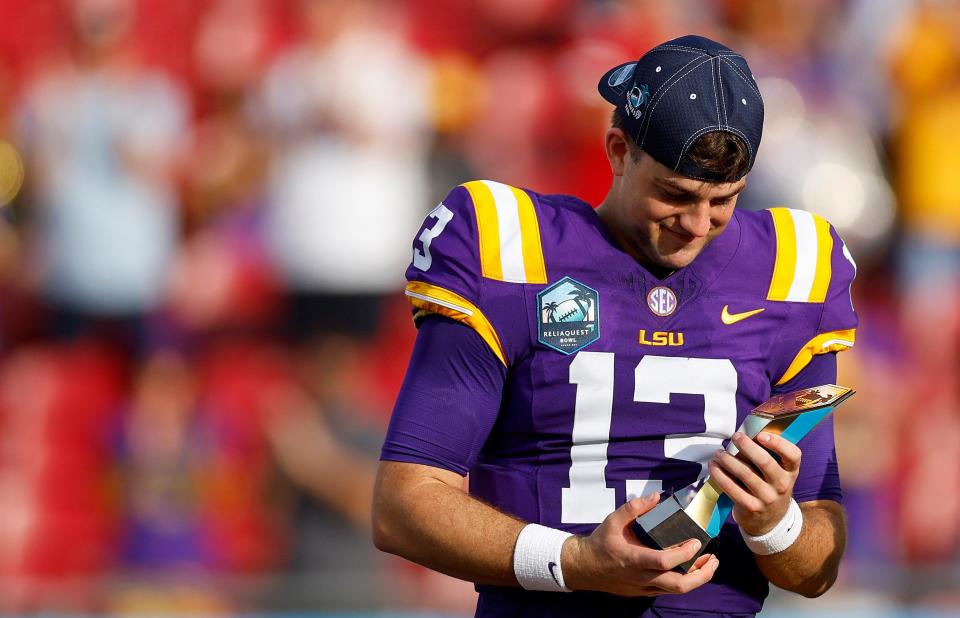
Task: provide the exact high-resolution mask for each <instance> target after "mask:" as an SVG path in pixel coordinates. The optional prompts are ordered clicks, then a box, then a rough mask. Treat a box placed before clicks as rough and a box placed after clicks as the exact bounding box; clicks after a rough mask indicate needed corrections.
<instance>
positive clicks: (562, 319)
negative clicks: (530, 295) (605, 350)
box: [537, 277, 600, 354]
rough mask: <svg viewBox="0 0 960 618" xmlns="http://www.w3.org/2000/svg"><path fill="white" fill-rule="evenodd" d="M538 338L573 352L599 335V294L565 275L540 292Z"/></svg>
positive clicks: (541, 341) (560, 348) (559, 349)
mask: <svg viewBox="0 0 960 618" xmlns="http://www.w3.org/2000/svg"><path fill="white" fill-rule="evenodd" d="M537 314H538V317H539V319H538V322H539V341H540V343H542V344H543V345H545V346H547V347H549V348H553V349H554V350H556V351H557V352H563V353H564V354H573V353H574V352H576V351H578V350H580V349H582V348H584V347H586V346H588V345H590V344H591V343H593V342H594V341H596V340H597V339H599V338H600V295H599V294H598V293H597V291H596V290H594V289H593V288H591V287H590V286H588V285H585V284H583V283H580V282H579V281H577V280H576V279H571V278H570V277H564V278H563V279H561V280H560V281H557V282H556V283H554V284H553V285H551V286H550V287H548V288H546V289H544V290H543V291H541V292H540V293H539V294H537Z"/></svg>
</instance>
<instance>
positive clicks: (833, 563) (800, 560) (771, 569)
mask: <svg viewBox="0 0 960 618" xmlns="http://www.w3.org/2000/svg"><path fill="white" fill-rule="evenodd" d="M800 508H801V510H802V511H803V528H802V529H801V532H800V537H799V538H797V540H796V541H795V542H794V543H793V545H791V546H790V547H788V548H787V549H786V550H784V551H782V552H779V553H776V554H771V555H769V556H757V564H758V565H759V567H760V570H761V571H762V572H763V574H764V575H766V577H767V579H769V580H770V582H771V583H773V584H775V585H777V586H779V587H780V588H783V589H785V590H790V591H791V592H796V593H798V594H802V595H804V596H806V597H817V596H820V595H821V594H823V593H824V592H826V591H827V590H829V589H830V587H831V586H832V585H833V583H834V581H836V579H837V570H838V568H839V566H840V558H841V557H842V556H843V550H844V548H845V547H846V542H847V528H846V517H845V515H844V512H843V507H841V506H840V505H839V504H837V503H836V502H833V501H830V500H822V501H818V502H816V503H804V504H801V505H800Z"/></svg>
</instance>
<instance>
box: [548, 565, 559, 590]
mask: <svg viewBox="0 0 960 618" xmlns="http://www.w3.org/2000/svg"><path fill="white" fill-rule="evenodd" d="M556 566H557V563H556V562H548V563H547V568H548V569H550V577H552V578H553V581H555V582H557V585H558V586H560V580H558V579H557V574H556V573H554V572H553V569H554V567H556ZM561 587H562V586H561Z"/></svg>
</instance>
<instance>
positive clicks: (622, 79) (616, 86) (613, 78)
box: [597, 60, 637, 105]
mask: <svg viewBox="0 0 960 618" xmlns="http://www.w3.org/2000/svg"><path fill="white" fill-rule="evenodd" d="M636 66H637V61H636V60H634V61H632V62H624V63H623V64H621V65H617V66H615V67H613V68H612V69H610V70H609V71H607V72H606V73H604V74H603V77H601V78H600V83H599V84H597V90H599V91H600V96H602V97H603V98H604V99H605V100H606V101H608V102H610V103H613V104H614V105H619V104H620V102H621V101H623V97H624V95H625V94H626V92H627V90H629V89H630V85H631V84H632V83H633V71H634V69H635V68H636Z"/></svg>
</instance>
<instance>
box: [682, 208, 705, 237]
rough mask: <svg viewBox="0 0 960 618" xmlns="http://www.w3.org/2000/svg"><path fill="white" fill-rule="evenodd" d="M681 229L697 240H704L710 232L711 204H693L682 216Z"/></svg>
mask: <svg viewBox="0 0 960 618" xmlns="http://www.w3.org/2000/svg"><path fill="white" fill-rule="evenodd" d="M679 222H680V227H682V228H683V231H684V232H686V233H687V234H690V235H691V236H693V237H695V238H703V237H704V236H706V235H707V234H708V233H709V232H710V204H709V203H702V204H701V203H697V204H693V205H692V206H691V207H690V208H689V209H688V210H687V212H685V213H683V214H682V215H680V220H679Z"/></svg>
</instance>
